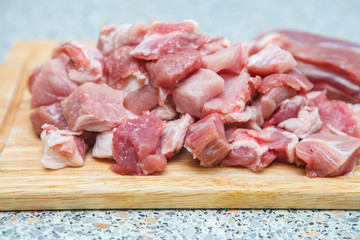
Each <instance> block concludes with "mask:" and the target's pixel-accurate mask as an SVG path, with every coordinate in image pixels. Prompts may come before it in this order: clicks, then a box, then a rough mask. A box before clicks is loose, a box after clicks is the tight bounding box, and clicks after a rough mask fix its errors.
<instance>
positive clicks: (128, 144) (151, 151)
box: [111, 113, 167, 175]
mask: <svg viewBox="0 0 360 240" xmlns="http://www.w3.org/2000/svg"><path fill="white" fill-rule="evenodd" d="M164 128H165V122H163V121H162V120H160V119H159V118H157V117H155V116H154V115H152V114H151V113H144V114H143V115H141V116H140V117H138V118H134V119H126V120H124V121H122V122H121V123H120V125H119V126H118V127H117V129H116V131H115V132H114V137H113V143H112V152H113V155H114V158H115V160H116V164H115V165H113V166H111V169H112V170H113V171H114V172H116V173H119V174H122V175H148V174H151V173H153V172H158V171H162V170H164V169H165V167H166V164H167V160H166V158H165V156H164V155H163V154H161V153H160V148H159V144H160V137H161V134H162V132H163V130H164Z"/></svg>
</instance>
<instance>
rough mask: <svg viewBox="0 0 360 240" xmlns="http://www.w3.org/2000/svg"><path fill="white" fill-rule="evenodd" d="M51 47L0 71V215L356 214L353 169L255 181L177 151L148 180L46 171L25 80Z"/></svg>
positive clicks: (100, 169) (22, 46)
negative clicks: (127, 211) (150, 211)
mask: <svg viewBox="0 0 360 240" xmlns="http://www.w3.org/2000/svg"><path fill="white" fill-rule="evenodd" d="M55 44H56V42H47V41H43V42H39V41H34V42H32V41H24V42H19V43H17V44H16V45H15V46H14V47H13V48H12V50H11V51H10V54H9V56H8V58H7V60H6V61H5V62H4V63H3V64H2V66H1V67H0V100H1V103H0V120H1V122H2V125H1V127H0V137H1V142H0V146H1V148H0V149H2V152H1V158H0V210H35V209H114V208H302V209H304V208H306V209H313V208H320V209H360V200H359V199H360V198H359V197H360V168H359V166H358V167H357V168H356V171H355V173H354V176H353V177H348V178H346V177H337V178H317V179H309V178H306V177H305V172H304V169H302V168H297V167H295V166H291V165H287V164H282V163H273V164H271V166H270V167H268V168H267V169H265V170H264V171H262V172H261V173H254V172H251V171H249V170H247V169H243V168H202V167H200V166H199V163H198V161H197V160H196V159H192V158H191V155H190V154H189V153H188V152H186V151H185V150H183V152H182V153H181V154H180V155H178V156H176V157H175V158H173V159H171V160H169V163H168V166H167V168H166V170H165V171H164V172H162V173H158V174H155V175H152V176H120V175H117V174H115V173H113V172H112V171H111V170H110V169H109V166H111V165H112V164H113V163H114V162H113V160H101V159H94V158H92V157H91V156H90V155H88V156H87V157H86V165H85V166H84V167H81V168H66V169H61V170H47V169H44V168H43V167H42V166H41V163H40V158H41V156H42V144H41V141H40V139H38V138H37V137H36V136H35V135H34V134H33V132H32V129H31V124H30V121H29V114H30V112H31V110H30V108H29V106H30V97H31V95H30V94H29V92H28V91H27V89H26V78H27V74H28V71H29V69H30V68H31V67H34V66H36V65H39V64H42V63H43V62H44V61H46V60H47V59H48V58H49V56H50V53H51V51H52V48H53V47H54V46H55Z"/></svg>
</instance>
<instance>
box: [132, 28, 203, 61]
mask: <svg viewBox="0 0 360 240" xmlns="http://www.w3.org/2000/svg"><path fill="white" fill-rule="evenodd" d="M209 40H210V38H209V37H208V36H207V35H205V34H204V33H203V32H202V31H201V30H200V28H199V26H198V24H197V23H196V22H194V21H183V22H180V23H177V22H169V23H155V24H154V25H152V26H151V27H150V29H149V31H148V32H147V34H146V35H145V36H144V39H143V40H142V41H141V42H140V43H139V44H138V45H137V46H136V48H135V49H134V50H132V51H131V53H130V54H131V55H132V56H133V57H136V58H139V59H145V60H155V59H158V58H159V57H160V56H161V55H163V54H167V53H174V52H178V51H180V50H181V51H182V50H183V49H185V48H192V49H198V48H199V47H200V46H201V45H203V44H204V43H206V42H208V41H209Z"/></svg>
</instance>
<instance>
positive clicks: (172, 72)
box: [146, 48, 203, 89]
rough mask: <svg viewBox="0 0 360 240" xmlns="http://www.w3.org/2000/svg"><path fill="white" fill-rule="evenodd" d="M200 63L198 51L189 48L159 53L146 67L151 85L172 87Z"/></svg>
mask: <svg viewBox="0 0 360 240" xmlns="http://www.w3.org/2000/svg"><path fill="white" fill-rule="evenodd" d="M202 65H203V64H202V61H201V55H200V52H199V51H197V50H195V49H191V48H190V49H184V50H182V51H181V52H175V53H167V54H164V55H161V56H160V57H159V59H157V60H156V61H151V62H147V63H146V69H147V70H148V71H149V75H150V83H151V85H153V86H155V87H163V88H168V89H172V88H174V87H175V85H176V84H177V83H178V82H179V81H180V80H182V79H183V78H184V77H186V76H188V75H189V74H190V73H192V72H194V71H196V70H198V69H199V68H201V67H202Z"/></svg>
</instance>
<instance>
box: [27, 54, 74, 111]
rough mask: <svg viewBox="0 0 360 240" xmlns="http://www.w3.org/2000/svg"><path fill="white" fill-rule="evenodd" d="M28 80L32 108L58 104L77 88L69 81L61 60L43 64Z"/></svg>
mask: <svg viewBox="0 0 360 240" xmlns="http://www.w3.org/2000/svg"><path fill="white" fill-rule="evenodd" d="M30 80H31V82H32V84H31V86H32V87H31V93H32V97H31V107H32V108H35V107H39V106H43V105H50V104H53V103H56V102H60V101H62V100H64V99H65V98H66V97H67V96H69V95H70V94H71V93H72V92H73V91H74V90H75V89H76V88H77V87H78V85H77V84H76V83H74V82H73V81H71V80H70V79H69V77H68V70H67V69H66V66H65V64H64V62H63V61H62V60H61V59H52V60H50V61H48V62H47V63H45V64H44V65H43V66H42V67H41V70H40V71H39V73H38V74H36V76H35V77H33V78H32V77H31V78H30Z"/></svg>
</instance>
